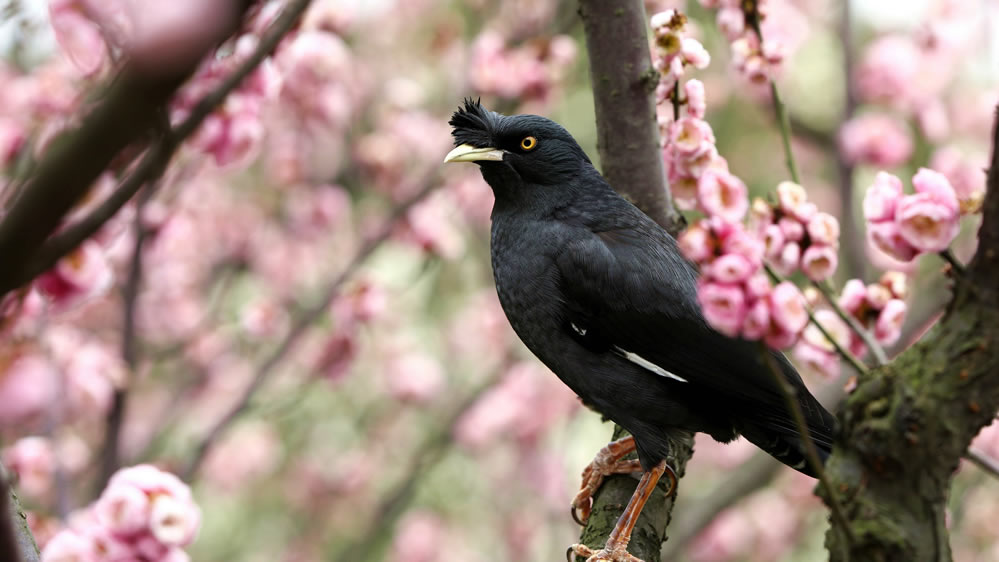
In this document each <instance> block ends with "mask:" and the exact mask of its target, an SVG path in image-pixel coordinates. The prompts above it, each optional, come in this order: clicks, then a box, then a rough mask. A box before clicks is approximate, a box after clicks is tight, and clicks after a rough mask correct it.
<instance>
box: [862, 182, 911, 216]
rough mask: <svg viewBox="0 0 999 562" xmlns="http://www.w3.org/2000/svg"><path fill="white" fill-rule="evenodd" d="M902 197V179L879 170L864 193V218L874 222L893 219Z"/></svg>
mask: <svg viewBox="0 0 999 562" xmlns="http://www.w3.org/2000/svg"><path fill="white" fill-rule="evenodd" d="M901 199H902V180H900V179H898V177H896V176H894V175H892V174H889V173H887V172H878V175H877V177H876V178H875V179H874V183H873V184H872V185H871V186H870V187H868V188H867V193H866V194H865V195H864V218H866V219H867V220H868V221H874V222H880V221H890V220H893V219H894V218H895V208H896V207H897V206H898V202H899V201H900V200H901Z"/></svg>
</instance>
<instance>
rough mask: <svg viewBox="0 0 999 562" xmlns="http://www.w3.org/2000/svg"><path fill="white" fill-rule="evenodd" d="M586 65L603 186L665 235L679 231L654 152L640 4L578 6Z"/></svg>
mask: <svg viewBox="0 0 999 562" xmlns="http://www.w3.org/2000/svg"><path fill="white" fill-rule="evenodd" d="M579 14H580V16H581V17H582V18H583V31H584V33H585V34H586V50H587V52H588V53H589V59H590V81H591V82H592V88H593V98H594V106H595V107H594V109H595V110H596V117H597V150H598V151H599V152H600V167H601V169H602V170H601V171H602V173H603V175H604V177H605V178H607V181H608V182H610V184H611V185H612V186H614V189H616V190H618V192H620V193H621V194H622V195H624V196H625V197H626V198H627V199H628V200H630V201H631V202H632V203H634V204H635V205H636V206H637V207H638V208H640V209H642V210H643V211H645V213H646V214H647V215H649V216H650V217H652V218H653V219H654V220H655V221H656V222H658V223H659V224H660V225H662V227H663V228H665V229H666V230H668V231H669V232H670V233H671V234H673V235H676V233H677V232H679V230H680V229H681V228H683V224H684V223H683V216H682V215H680V213H679V212H678V211H677V210H676V209H675V208H674V207H673V205H672V199H671V197H670V192H669V184H668V183H667V181H666V176H665V172H664V169H663V159H662V154H661V153H660V151H659V130H658V128H657V126H656V100H655V95H654V92H655V88H656V84H657V83H658V82H659V73H657V72H656V70H655V69H654V68H652V59H650V58H649V40H648V33H647V30H648V27H649V23H648V19H647V18H646V17H645V6H644V5H643V3H642V1H641V0H619V1H616V2H607V1H606V0H579Z"/></svg>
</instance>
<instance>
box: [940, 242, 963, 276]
mask: <svg viewBox="0 0 999 562" xmlns="http://www.w3.org/2000/svg"><path fill="white" fill-rule="evenodd" d="M940 257H941V258H943V259H944V261H945V262H947V263H949V264H950V266H951V268H953V269H954V273H957V274H958V275H959V276H963V275H964V264H963V263H961V262H960V260H958V259H957V256H955V255H954V252H952V251H951V249H950V248H947V249H946V250H944V251H942V252H940Z"/></svg>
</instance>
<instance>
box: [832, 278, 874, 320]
mask: <svg viewBox="0 0 999 562" xmlns="http://www.w3.org/2000/svg"><path fill="white" fill-rule="evenodd" d="M866 298H867V287H866V286H865V285H864V282H863V281H861V280H860V279H850V280H849V281H847V282H846V283H845V284H844V285H843V291H842V292H841V293H840V295H839V299H837V303H838V304H839V306H840V308H842V309H843V310H845V311H847V312H849V313H850V314H853V315H854V316H856V315H857V314H858V313H859V312H860V309H861V307H863V306H864V300H865V299H866Z"/></svg>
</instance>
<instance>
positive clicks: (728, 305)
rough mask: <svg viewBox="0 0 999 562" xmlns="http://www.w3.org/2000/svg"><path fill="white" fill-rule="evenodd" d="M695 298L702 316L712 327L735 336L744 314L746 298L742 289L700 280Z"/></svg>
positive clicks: (729, 335)
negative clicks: (699, 305) (702, 313)
mask: <svg viewBox="0 0 999 562" xmlns="http://www.w3.org/2000/svg"><path fill="white" fill-rule="evenodd" d="M697 300H698V301H699V302H700V303H701V309H702V310H703V312H704V318H705V320H707V321H708V324H710V325H711V327H712V328H714V329H716V330H718V331H719V332H721V333H723V334H725V335H726V336H728V337H735V336H737V335H738V334H739V329H740V328H742V323H743V320H744V319H745V316H746V299H745V295H744V294H743V292H742V289H740V288H739V287H735V286H732V285H722V284H720V283H712V282H701V283H700V284H699V285H698V290H697Z"/></svg>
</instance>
